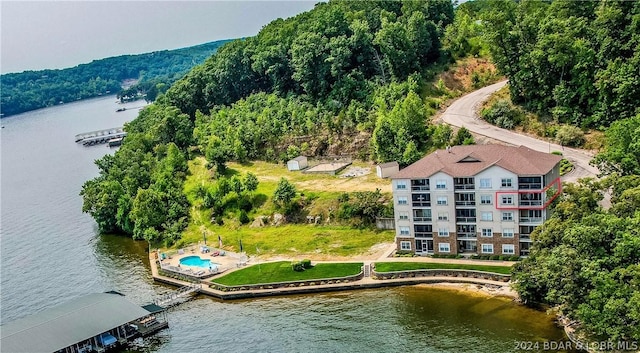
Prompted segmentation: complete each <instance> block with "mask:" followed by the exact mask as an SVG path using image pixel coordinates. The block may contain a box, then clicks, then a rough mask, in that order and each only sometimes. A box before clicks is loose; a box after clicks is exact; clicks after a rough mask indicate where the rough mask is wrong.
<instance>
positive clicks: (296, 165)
mask: <svg viewBox="0 0 640 353" xmlns="http://www.w3.org/2000/svg"><path fill="white" fill-rule="evenodd" d="M307 166H308V162H307V157H305V156H298V157H296V158H294V159H292V160H290V161H288V162H287V169H289V170H302V169H304V168H306V167H307Z"/></svg>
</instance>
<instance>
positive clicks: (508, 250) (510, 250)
mask: <svg viewBox="0 0 640 353" xmlns="http://www.w3.org/2000/svg"><path fill="white" fill-rule="evenodd" d="M502 253H503V254H511V255H513V254H515V253H516V247H515V246H514V245H513V244H502Z"/></svg>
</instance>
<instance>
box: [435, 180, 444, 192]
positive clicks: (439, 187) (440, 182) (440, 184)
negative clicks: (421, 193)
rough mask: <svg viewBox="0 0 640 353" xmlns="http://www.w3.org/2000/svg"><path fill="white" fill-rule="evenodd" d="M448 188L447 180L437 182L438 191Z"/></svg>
mask: <svg viewBox="0 0 640 353" xmlns="http://www.w3.org/2000/svg"><path fill="white" fill-rule="evenodd" d="M446 188H447V181H446V180H436V189H441V190H444V189H446Z"/></svg>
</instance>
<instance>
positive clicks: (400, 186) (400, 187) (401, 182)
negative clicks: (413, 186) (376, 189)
mask: <svg viewBox="0 0 640 353" xmlns="http://www.w3.org/2000/svg"><path fill="white" fill-rule="evenodd" d="M396 189H397V190H406V189H407V182H406V181H404V180H398V183H397V184H396Z"/></svg>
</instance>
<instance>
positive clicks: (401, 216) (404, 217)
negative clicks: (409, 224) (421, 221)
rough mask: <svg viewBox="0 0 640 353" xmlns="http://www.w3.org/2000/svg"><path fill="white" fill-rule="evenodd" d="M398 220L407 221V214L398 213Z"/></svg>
mask: <svg viewBox="0 0 640 353" xmlns="http://www.w3.org/2000/svg"><path fill="white" fill-rule="evenodd" d="M398 218H400V219H401V220H407V219H409V212H398Z"/></svg>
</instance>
